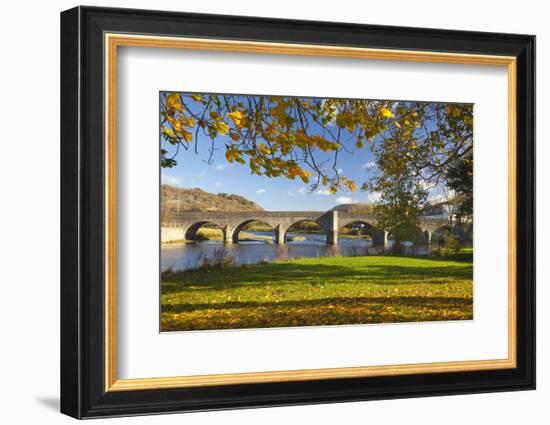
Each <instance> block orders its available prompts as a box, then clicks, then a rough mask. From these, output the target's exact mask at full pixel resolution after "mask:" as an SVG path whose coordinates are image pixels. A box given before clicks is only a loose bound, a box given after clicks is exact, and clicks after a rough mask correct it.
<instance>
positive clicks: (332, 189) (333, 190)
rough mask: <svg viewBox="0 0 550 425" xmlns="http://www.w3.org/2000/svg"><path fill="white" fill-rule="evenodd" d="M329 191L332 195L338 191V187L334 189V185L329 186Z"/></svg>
mask: <svg viewBox="0 0 550 425" xmlns="http://www.w3.org/2000/svg"><path fill="white" fill-rule="evenodd" d="M329 192H330V194H331V195H334V194H335V193H336V192H338V189H336V188H335V187H334V186H331V187H330V189H329Z"/></svg>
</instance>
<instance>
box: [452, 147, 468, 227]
mask: <svg viewBox="0 0 550 425" xmlns="http://www.w3.org/2000/svg"><path fill="white" fill-rule="evenodd" d="M473 167H474V161H473V153H472V152H470V153H468V154H467V155H464V156H462V157H460V158H456V159H455V160H454V161H453V162H451V163H450V165H449V167H448V169H447V173H446V178H447V185H448V187H449V188H451V189H452V190H454V191H455V197H456V200H457V203H458V208H457V213H458V214H459V215H465V216H471V215H472V213H473V201H474V193H473V192H474V169H473Z"/></svg>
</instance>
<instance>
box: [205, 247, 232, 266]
mask: <svg viewBox="0 0 550 425" xmlns="http://www.w3.org/2000/svg"><path fill="white" fill-rule="evenodd" d="M197 263H198V265H197V267H196V269H197V270H214V269H219V268H221V267H233V266H236V265H237V260H236V259H235V257H233V256H232V255H231V254H230V253H229V252H227V250H226V249H225V248H217V249H215V250H214V252H213V253H212V254H210V255H208V254H201V255H200V256H199V259H198V261H197Z"/></svg>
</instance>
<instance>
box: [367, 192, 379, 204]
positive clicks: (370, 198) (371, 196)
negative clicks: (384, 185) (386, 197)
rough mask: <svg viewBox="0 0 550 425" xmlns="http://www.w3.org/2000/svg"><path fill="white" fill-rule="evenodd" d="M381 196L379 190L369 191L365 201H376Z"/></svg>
mask: <svg viewBox="0 0 550 425" xmlns="http://www.w3.org/2000/svg"><path fill="white" fill-rule="evenodd" d="M381 198H382V194H381V193H380V192H371V193H369V196H367V201H368V202H370V203H371V204H373V203H375V202H378V201H379V200H380V199H381Z"/></svg>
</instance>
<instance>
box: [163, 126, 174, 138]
mask: <svg viewBox="0 0 550 425" xmlns="http://www.w3.org/2000/svg"><path fill="white" fill-rule="evenodd" d="M162 131H163V132H164V134H166V135H167V136H168V137H170V139H175V138H176V135H175V134H174V132H173V131H172V130H170V128H168V127H166V126H165V125H164V126H163V127H162Z"/></svg>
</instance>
